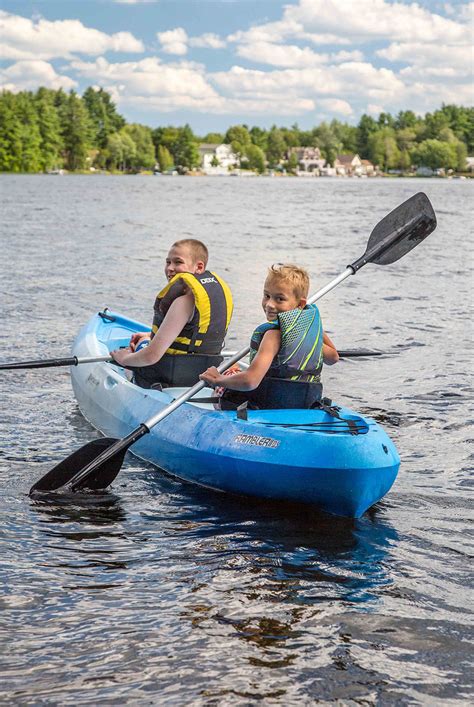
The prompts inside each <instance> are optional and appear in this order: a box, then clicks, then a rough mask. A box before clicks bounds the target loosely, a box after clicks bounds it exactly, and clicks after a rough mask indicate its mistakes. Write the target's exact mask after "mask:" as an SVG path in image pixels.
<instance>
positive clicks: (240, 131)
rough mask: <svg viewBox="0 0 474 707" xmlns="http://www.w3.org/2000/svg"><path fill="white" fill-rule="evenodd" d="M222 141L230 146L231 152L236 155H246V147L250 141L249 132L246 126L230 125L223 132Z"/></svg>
mask: <svg viewBox="0 0 474 707" xmlns="http://www.w3.org/2000/svg"><path fill="white" fill-rule="evenodd" d="M224 142H225V143H227V144H228V145H230V146H231V147H232V152H234V153H235V154H236V155H237V156H238V157H242V156H244V155H246V154H247V147H248V146H249V145H250V143H251V139H250V133H249V131H248V128H247V126H246V125H233V126H231V127H230V128H229V129H228V130H227V132H226V134H225V137H224Z"/></svg>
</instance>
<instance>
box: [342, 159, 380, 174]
mask: <svg viewBox="0 0 474 707" xmlns="http://www.w3.org/2000/svg"><path fill="white" fill-rule="evenodd" d="M334 169H335V170H336V174H337V175H338V176H340V177H375V176H376V174H377V167H375V165H373V164H372V162H370V160H361V159H360V157H359V155H352V154H343V155H338V156H337V157H336V159H335V160H334Z"/></svg>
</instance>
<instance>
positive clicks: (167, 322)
mask: <svg viewBox="0 0 474 707" xmlns="http://www.w3.org/2000/svg"><path fill="white" fill-rule="evenodd" d="M193 310H194V296H193V294H192V293H191V292H189V293H188V294H186V295H183V296H181V297H177V298H176V299H175V300H174V302H173V303H172V304H171V306H170V308H169V309H168V311H167V313H166V316H165V318H164V320H163V323H162V325H161V326H160V328H159V330H158V332H157V333H156V335H155V336H154V337H153V339H152V340H151V343H150V345H149V346H147V347H146V348H144V349H142V350H141V351H137V352H136V353H132V352H131V351H127V350H126V349H117V350H116V351H112V356H113V359H114V361H117V363H119V364H120V365H121V366H151V365H152V364H154V363H157V362H158V361H159V360H160V359H161V357H162V356H163V354H164V353H165V352H166V350H167V349H169V347H170V346H171V344H172V343H173V341H174V340H175V339H176V337H177V336H179V334H180V332H181V331H182V329H183V327H184V326H185V325H186V324H187V322H188V321H189V320H190V318H191V316H192V313H193Z"/></svg>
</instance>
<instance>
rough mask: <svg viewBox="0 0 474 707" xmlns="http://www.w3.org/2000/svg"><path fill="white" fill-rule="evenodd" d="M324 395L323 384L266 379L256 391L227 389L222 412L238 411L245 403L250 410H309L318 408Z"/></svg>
mask: <svg viewBox="0 0 474 707" xmlns="http://www.w3.org/2000/svg"><path fill="white" fill-rule="evenodd" d="M322 394H323V386H322V384H321V383H306V382H304V381H292V380H287V379H284V378H271V377H267V378H264V379H263V381H262V382H261V383H260V385H259V386H258V387H257V388H255V390H247V391H245V392H244V391H240V390H229V389H226V390H225V391H224V394H223V395H222V397H221V400H220V407H221V410H237V408H239V407H240V406H242V405H243V404H244V403H247V405H246V406H245V407H246V409H249V410H281V409H291V408H293V409H296V408H298V409H308V408H312V407H316V406H318V403H319V401H320V400H321V397H322Z"/></svg>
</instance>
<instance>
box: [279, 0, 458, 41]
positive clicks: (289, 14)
mask: <svg viewBox="0 0 474 707" xmlns="http://www.w3.org/2000/svg"><path fill="white" fill-rule="evenodd" d="M282 22H284V23H287V25H288V31H292V29H291V28H294V27H296V26H302V27H304V29H305V31H306V32H313V31H315V32H317V33H318V34H319V33H321V32H322V33H324V32H328V33H332V34H336V35H340V36H341V35H342V36H345V37H348V38H351V40H352V41H353V42H354V43H356V42H357V41H360V40H366V39H376V40H378V41H380V40H382V39H389V40H393V41H397V40H400V41H403V40H404V41H411V40H413V41H417V42H423V43H426V42H428V43H429V42H433V41H442V42H456V41H460V42H465V41H466V40H467V39H468V34H469V32H468V29H467V28H466V27H465V26H464V25H463V24H462V23H459V22H456V21H454V20H451V19H448V18H445V17H442V16H441V15H437V14H435V13H433V12H430V11H429V10H426V9H424V8H422V7H421V6H420V5H419V4H418V3H416V2H411V3H402V2H388V0H357V2H341V1H340V0H300V2H299V4H298V5H289V6H287V7H286V9H285V12H284V15H283V21H282ZM286 36H289V35H288V34H286ZM293 36H294V35H293Z"/></svg>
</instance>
